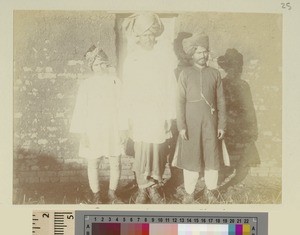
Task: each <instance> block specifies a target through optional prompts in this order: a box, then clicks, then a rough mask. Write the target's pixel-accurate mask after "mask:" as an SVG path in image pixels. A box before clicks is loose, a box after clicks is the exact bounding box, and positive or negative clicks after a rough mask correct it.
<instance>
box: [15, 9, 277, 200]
mask: <svg viewBox="0 0 300 235" xmlns="http://www.w3.org/2000/svg"><path fill="white" fill-rule="evenodd" d="M282 34H283V32H282V15H281V14H275V13H237V12H232V13H230V12H200V11H199V12H153V11H146V12H143V11H126V12H125V11H120V12H116V11H83V10H81V11H71V10H68V11H55V10H14V12H13V129H14V130H13V204H25V205H26V204H92V205H98V204H281V203H282Z"/></svg>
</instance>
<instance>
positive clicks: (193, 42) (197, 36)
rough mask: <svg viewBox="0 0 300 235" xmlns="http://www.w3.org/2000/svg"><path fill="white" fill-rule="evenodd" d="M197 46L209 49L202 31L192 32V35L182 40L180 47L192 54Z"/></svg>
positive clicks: (206, 38) (206, 37)
mask: <svg viewBox="0 0 300 235" xmlns="http://www.w3.org/2000/svg"><path fill="white" fill-rule="evenodd" d="M198 46H201V47H204V48H205V49H206V50H208V49H209V39H208V36H207V35H206V34H204V33H194V34H193V36H191V37H189V38H185V39H184V40H183V41H182V47H183V50H184V51H185V53H186V54H188V55H190V56H191V55H193V54H194V52H195V50H196V49H197V47H198Z"/></svg>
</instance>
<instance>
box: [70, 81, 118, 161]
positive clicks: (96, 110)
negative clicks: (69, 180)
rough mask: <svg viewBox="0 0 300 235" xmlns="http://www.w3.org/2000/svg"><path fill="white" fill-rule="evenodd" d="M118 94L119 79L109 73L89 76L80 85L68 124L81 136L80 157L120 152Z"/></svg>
mask: <svg viewBox="0 0 300 235" xmlns="http://www.w3.org/2000/svg"><path fill="white" fill-rule="evenodd" d="M119 94H120V81H119V80H118V79H117V78H116V77H115V76H112V75H92V76H91V77H89V78H88V79H86V80H84V81H83V82H82V83H81V84H80V87H79V90H78V94H77V99H76V104H75V108H74V113H73V118H72V121H71V126H70V132H73V133H80V134H82V136H83V137H84V138H83V139H82V141H81V144H80V148H79V156H81V157H84V158H88V159H90V158H97V157H101V156H118V155H120V153H121V148H120V138H119V127H118V106H119Z"/></svg>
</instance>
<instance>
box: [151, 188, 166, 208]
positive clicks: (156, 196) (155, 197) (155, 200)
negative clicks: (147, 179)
mask: <svg viewBox="0 0 300 235" xmlns="http://www.w3.org/2000/svg"><path fill="white" fill-rule="evenodd" d="M148 193H149V198H150V200H151V203H152V204H164V203H165V200H164V198H163V197H162V196H161V195H160V193H159V192H158V188H157V187H155V186H154V187H153V186H152V187H149V188H148Z"/></svg>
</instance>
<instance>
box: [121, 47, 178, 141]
mask: <svg viewBox="0 0 300 235" xmlns="http://www.w3.org/2000/svg"><path fill="white" fill-rule="evenodd" d="M174 62H175V60H174V57H173V55H172V54H171V53H166V52H163V51H159V50H155V49H153V50H151V51H146V50H142V49H139V50H136V51H135V52H134V53H132V54H130V55H129V56H128V57H127V58H126V60H125V62H124V67H123V70H124V71H123V94H122V107H121V110H122V112H121V113H122V116H121V120H122V122H121V123H122V124H121V126H122V129H126V128H127V127H126V125H127V123H128V122H129V123H130V124H131V128H132V135H133V136H132V138H133V140H134V141H136V142H139V141H143V142H146V143H157V144H159V143H163V142H165V140H166V139H167V138H169V137H170V133H166V130H165V122H166V120H171V119H175V115H176V112H175V95H176V93H175V89H176V79H175V75H174V68H175V67H174Z"/></svg>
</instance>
